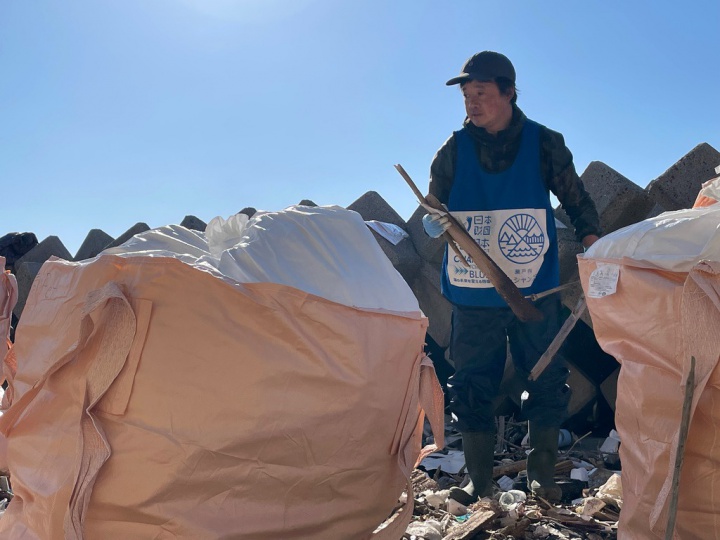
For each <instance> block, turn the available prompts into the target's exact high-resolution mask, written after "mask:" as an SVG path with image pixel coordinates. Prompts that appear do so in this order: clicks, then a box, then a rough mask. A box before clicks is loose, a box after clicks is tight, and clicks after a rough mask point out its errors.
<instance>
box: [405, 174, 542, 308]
mask: <svg viewBox="0 0 720 540" xmlns="http://www.w3.org/2000/svg"><path fill="white" fill-rule="evenodd" d="M395 168H396V169H397V171H398V172H399V173H400V175H401V176H402V177H403V178H404V179H405V182H407V184H408V185H409V186H410V189H412V190H413V193H415V196H416V197H417V198H418V200H419V201H420V204H422V205H423V206H429V207H430V208H432V209H435V210H439V211H440V212H444V213H446V215H447V217H448V220H449V221H450V228H449V229H448V230H447V233H450V236H451V237H452V239H453V240H454V241H455V242H456V243H457V244H458V245H459V246H460V247H461V248H462V249H463V251H465V253H467V254H468V256H469V257H470V258H471V259H472V261H473V263H475V266H477V267H478V269H479V270H480V271H481V272H482V273H483V274H485V275H486V276H487V278H488V279H489V280H490V283H492V285H493V286H494V287H495V290H496V291H497V292H498V294H499V295H500V296H501V297H502V298H503V300H505V302H507V305H508V306H509V307H510V309H511V310H512V311H513V313H514V314H515V315H516V316H517V318H518V319H520V320H521V321H524V322H527V321H541V320H543V319H544V318H545V316H544V315H543V314H542V312H541V311H540V310H539V309H538V308H536V307H535V306H534V305H533V304H532V302H530V301H529V300H528V299H527V298H525V297H524V296H523V294H522V293H521V292H520V289H518V288H517V287H516V286H515V284H514V283H513V282H512V280H511V279H510V278H509V277H508V276H507V275H506V274H505V272H503V271H502V269H501V268H500V267H499V266H498V265H497V264H496V263H495V261H493V260H492V259H491V258H490V256H489V255H488V254H487V253H485V250H483V249H482V248H481V247H480V246H478V244H477V242H475V240H474V239H473V237H472V236H470V234H469V233H468V232H467V230H465V227H463V226H462V224H461V223H460V222H458V220H457V219H455V217H453V215H452V214H450V213H448V212H447V210H446V209H445V207H444V206H443V205H442V203H441V202H440V201H439V200H438V198H437V197H435V196H433V195H432V194H429V195H428V196H427V197H424V196H423V194H422V193H421V192H420V190H419V189H418V188H417V186H416V185H415V183H414V182H413V181H412V179H411V178H410V176H409V175H408V173H406V172H405V169H403V168H402V166H401V165H395ZM460 258H461V260H462V259H463V258H462V257H460Z"/></svg>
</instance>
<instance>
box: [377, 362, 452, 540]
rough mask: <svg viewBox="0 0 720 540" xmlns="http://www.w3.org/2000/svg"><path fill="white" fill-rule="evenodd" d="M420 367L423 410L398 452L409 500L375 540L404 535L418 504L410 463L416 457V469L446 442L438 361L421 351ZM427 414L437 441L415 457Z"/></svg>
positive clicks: (420, 402) (384, 525)
mask: <svg viewBox="0 0 720 540" xmlns="http://www.w3.org/2000/svg"><path fill="white" fill-rule="evenodd" d="M419 370H420V374H419V384H418V387H417V392H418V398H419V409H420V414H419V416H418V420H417V423H416V425H415V429H414V430H413V432H412V435H411V437H410V438H409V439H408V440H407V441H405V446H404V448H401V449H400V452H399V453H398V457H399V459H400V462H401V463H400V464H399V465H400V469H401V470H402V471H403V474H404V475H405V479H406V481H407V484H406V488H405V491H406V493H407V503H406V504H405V506H403V507H402V508H401V509H400V510H399V511H398V512H396V513H395V515H394V516H393V517H392V519H390V520H388V521H386V522H385V523H384V524H383V525H382V528H378V529H376V530H375V532H373V534H372V535H371V537H370V538H371V539H372V540H397V539H398V538H402V536H403V534H405V530H406V529H407V526H408V524H409V523H410V520H411V519H412V515H413V509H414V507H415V493H414V491H413V486H412V482H411V480H410V475H411V474H412V470H408V468H407V464H409V463H410V462H411V461H412V460H414V461H412V462H413V463H414V466H413V469H414V468H415V467H417V465H418V464H419V463H420V462H421V461H422V460H423V459H424V458H425V457H426V456H428V455H429V454H432V453H433V452H437V451H438V450H439V449H441V448H443V447H444V446H445V416H444V410H445V397H444V396H443V392H442V388H441V387H440V382H439V381H438V379H437V375H436V374H435V365H434V364H433V363H432V360H431V359H430V357H429V356H427V355H426V354H425V353H422V358H421V360H420V362H419ZM425 415H427V418H428V421H429V422H430V427H431V428H432V433H433V438H434V439H435V443H434V444H429V445H427V446H425V447H424V448H422V449H421V450H420V453H419V455H418V456H417V457H416V458H415V457H413V454H414V453H416V452H417V442H418V441H419V440H421V438H422V430H423V426H424V423H425Z"/></svg>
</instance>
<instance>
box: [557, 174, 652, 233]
mask: <svg viewBox="0 0 720 540" xmlns="http://www.w3.org/2000/svg"><path fill="white" fill-rule="evenodd" d="M580 178H581V180H582V181H583V184H584V185H585V189H586V190H587V192H588V193H589V194H590V197H591V198H592V200H593V201H595V207H596V208H597V212H598V215H599V216H600V226H601V227H602V230H603V233H604V234H608V233H610V232H613V231H616V230H618V229H621V228H623V227H626V226H628V225H631V224H633V223H637V222H638V221H642V220H643V219H645V216H646V215H647V213H648V211H650V208H652V206H653V204H654V203H653V201H652V200H651V199H650V197H649V195H648V194H647V192H646V191H645V190H644V189H642V188H641V187H640V186H638V185H637V184H635V183H633V182H632V181H630V180H628V179H627V178H626V177H624V176H623V175H622V174H620V173H619V172H617V171H616V170H614V169H612V168H611V167H609V166H608V165H605V164H604V163H602V162H601V161H593V162H591V163H590V164H589V165H588V166H587V169H585V171H584V172H583V173H582V175H580ZM555 217H557V218H558V219H559V220H560V221H561V222H562V223H564V224H565V225H567V226H568V227H571V226H572V225H571V223H570V218H568V216H567V214H566V213H565V212H564V211H563V210H562V209H560V208H558V209H556V211H555Z"/></svg>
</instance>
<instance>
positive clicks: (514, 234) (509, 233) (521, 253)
mask: <svg viewBox="0 0 720 540" xmlns="http://www.w3.org/2000/svg"><path fill="white" fill-rule="evenodd" d="M498 243H499V245H500V251H502V254H503V255H505V258H506V259H508V260H510V261H512V262H514V263H517V264H527V263H529V262H532V261H534V260H535V259H537V258H538V257H539V256H540V255H541V254H542V252H543V247H545V233H544V232H543V230H542V228H541V227H540V224H539V223H538V221H537V219H535V218H534V217H533V216H531V215H530V214H515V215H514V216H512V217H511V218H508V220H507V221H506V222H505V223H503V226H502V227H500V234H499V235H498Z"/></svg>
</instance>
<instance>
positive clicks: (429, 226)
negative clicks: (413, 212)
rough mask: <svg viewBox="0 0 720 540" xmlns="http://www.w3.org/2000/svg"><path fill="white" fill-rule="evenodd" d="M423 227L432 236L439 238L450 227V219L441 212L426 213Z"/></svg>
mask: <svg viewBox="0 0 720 540" xmlns="http://www.w3.org/2000/svg"><path fill="white" fill-rule="evenodd" d="M422 224H423V229H425V232H426V233H427V235H428V236H429V237H430V238H439V237H441V236H442V234H443V233H444V232H445V231H447V230H448V229H449V228H450V220H449V219H448V217H447V216H441V215H440V214H425V215H424V216H423V218H422Z"/></svg>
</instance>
